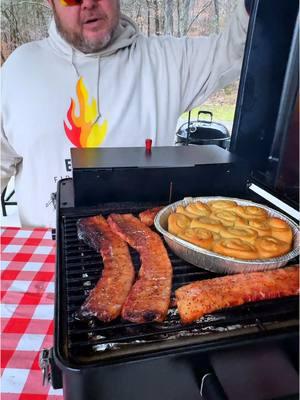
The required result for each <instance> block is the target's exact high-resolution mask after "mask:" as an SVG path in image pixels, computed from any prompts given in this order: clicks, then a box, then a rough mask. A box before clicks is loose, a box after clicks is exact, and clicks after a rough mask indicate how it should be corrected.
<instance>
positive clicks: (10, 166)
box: [1, 121, 21, 193]
mask: <svg viewBox="0 0 300 400" xmlns="http://www.w3.org/2000/svg"><path fill="white" fill-rule="evenodd" d="M20 160H21V158H20V156H19V155H18V154H17V153H16V152H15V150H14V149H13V148H12V147H11V146H10V144H9V142H8V140H7V138H6V136H5V134H4V129H3V122H2V121H1V193H2V192H3V190H4V189H5V188H6V186H7V184H8V182H9V180H10V178H11V177H12V176H14V175H16V172H17V164H18V163H19V162H20Z"/></svg>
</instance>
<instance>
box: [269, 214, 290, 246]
mask: <svg viewBox="0 0 300 400" xmlns="http://www.w3.org/2000/svg"><path fill="white" fill-rule="evenodd" d="M269 225H270V227H271V231H272V236H273V237H275V238H276V239H279V240H282V241H284V242H286V243H290V244H291V243H292V241H293V231H292V229H291V227H290V226H289V224H288V223H287V222H285V221H283V220H282V219H280V218H275V217H272V218H270V219H269Z"/></svg>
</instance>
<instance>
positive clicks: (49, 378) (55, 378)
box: [39, 348, 62, 389]
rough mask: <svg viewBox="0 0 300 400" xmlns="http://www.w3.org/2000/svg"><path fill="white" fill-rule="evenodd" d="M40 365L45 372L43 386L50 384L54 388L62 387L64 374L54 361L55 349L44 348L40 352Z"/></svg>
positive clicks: (43, 372)
mask: <svg viewBox="0 0 300 400" xmlns="http://www.w3.org/2000/svg"><path fill="white" fill-rule="evenodd" d="M39 366H40V368H41V370H42V374H43V386H47V385H49V384H51V385H52V387H53V389H61V388H62V376H61V371H60V370H59V369H58V367H57V366H56V365H55V363H54V359H53V349H52V348H51V349H50V350H49V349H43V350H42V351H41V352H40V358H39Z"/></svg>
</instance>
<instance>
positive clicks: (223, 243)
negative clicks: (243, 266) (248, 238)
mask: <svg viewBox="0 0 300 400" xmlns="http://www.w3.org/2000/svg"><path fill="white" fill-rule="evenodd" d="M212 250H213V251H215V252H216V253H219V254H221V255H223V256H227V257H233V258H240V259H243V260H254V259H257V258H259V256H258V252H257V250H256V247H255V246H253V245H252V244H251V243H249V242H245V241H243V240H241V239H238V238H235V239H221V240H219V241H216V242H214V243H213V247H212Z"/></svg>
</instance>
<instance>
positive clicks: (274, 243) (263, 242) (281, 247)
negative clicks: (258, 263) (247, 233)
mask: <svg viewBox="0 0 300 400" xmlns="http://www.w3.org/2000/svg"><path fill="white" fill-rule="evenodd" d="M255 246H256V248H257V251H258V254H259V258H273V257H279V256H282V255H284V254H286V253H288V252H289V250H290V249H291V246H290V244H289V243H287V242H283V241H282V240H279V239H276V238H275V237H273V236H262V237H259V238H257V239H256V241H255Z"/></svg>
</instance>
